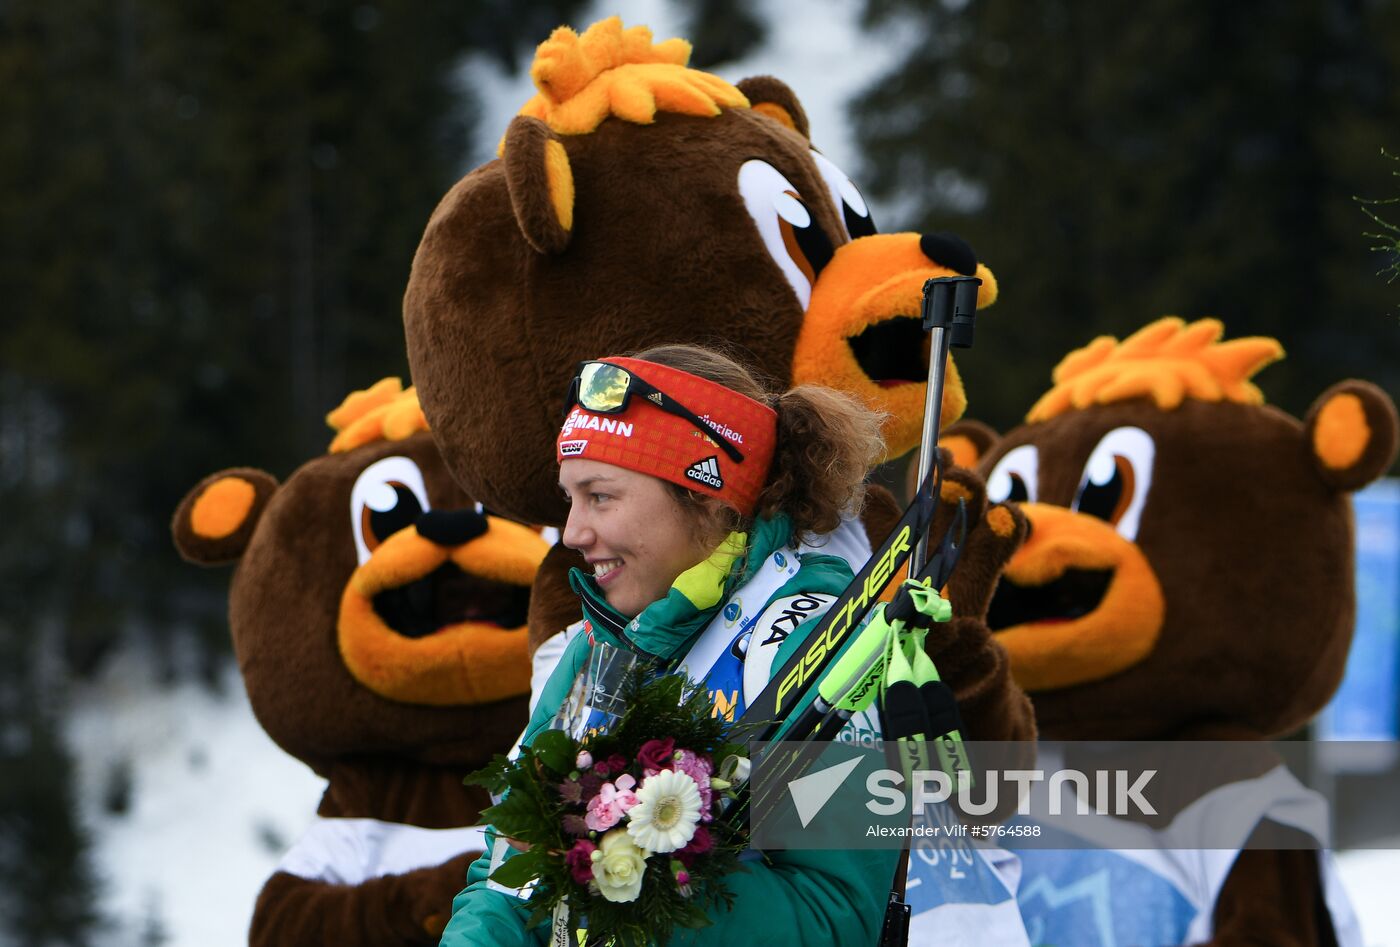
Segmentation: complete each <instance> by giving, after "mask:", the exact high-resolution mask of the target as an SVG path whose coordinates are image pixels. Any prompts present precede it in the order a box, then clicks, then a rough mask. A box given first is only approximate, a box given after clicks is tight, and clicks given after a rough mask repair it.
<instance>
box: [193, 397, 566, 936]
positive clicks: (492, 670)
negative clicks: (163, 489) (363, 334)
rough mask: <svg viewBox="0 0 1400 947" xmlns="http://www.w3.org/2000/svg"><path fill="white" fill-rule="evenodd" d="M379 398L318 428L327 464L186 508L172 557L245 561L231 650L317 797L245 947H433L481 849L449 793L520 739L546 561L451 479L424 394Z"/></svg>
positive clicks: (461, 798) (261, 475)
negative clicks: (315, 783)
mask: <svg viewBox="0 0 1400 947" xmlns="http://www.w3.org/2000/svg"><path fill="white" fill-rule="evenodd" d="M401 389H402V386H401V385H400V383H399V381H398V380H397V379H385V380H384V381H382V382H380V383H379V384H377V385H375V386H374V387H372V388H370V389H368V390H367V391H360V392H356V393H354V394H352V395H351V396H350V397H348V398H347V399H346V400H345V402H344V404H342V405H341V406H340V407H339V408H337V409H336V410H335V411H333V412H331V414H330V415H329V416H328V419H327V420H328V421H329V422H330V424H331V425H332V427H334V428H336V429H337V431H338V433H337V434H336V436H335V439H334V441H333V442H332V443H331V446H330V450H329V452H328V453H327V454H325V455H323V456H320V457H316V458H314V459H312V460H311V461H309V462H307V463H306V464H304V465H303V466H302V467H301V468H299V469H298V470H297V471H296V472H295V473H293V474H292V475H291V476H290V477H288V478H287V480H286V481H285V482H284V483H281V484H279V483H278V481H277V480H276V479H275V478H274V477H273V476H272V475H271V474H268V473H265V472H263V471H261V470H255V469H251V468H237V469H232V470H224V471H221V472H219V473H216V474H213V475H212V476H209V477H207V478H205V479H204V480H203V481H202V482H201V483H199V484H198V485H197V486H196V487H195V488H194V489H193V490H191V491H190V493H189V494H188V495H187V496H186V497H185V499H184V501H183V502H182V503H181V504H180V506H179V508H178V510H177V511H176V513H175V518H174V523H173V526H172V530H173V534H174V539H175V544H176V546H177V548H178V549H179V551H180V553H181V554H182V555H183V556H184V557H185V558H186V559H187V560H189V561H191V562H194V563H198V564H201V565H219V564H225V563H234V562H236V563H237V569H236V571H235V572H234V575H233V580H232V584H231V587H230V591H229V622H230V625H231V628H232V633H233V643H234V650H235V652H236V654H237V657H238V662H239V667H240V669H241V671H242V674H243V680H244V683H245V685H246V686H247V689H248V695H249V698H250V700H251V703H252V706H253V712H254V713H255V714H256V716H257V718H258V722H259V723H260V724H261V725H262V727H263V729H265V730H266V731H267V733H268V734H269V735H270V736H271V737H272V738H273V740H275V741H276V742H277V743H278V745H279V746H281V747H282V748H283V749H284V750H286V751H287V752H288V753H290V754H292V755H293V756H295V757H297V758H299V759H301V760H303V761H305V762H306V763H307V764H308V765H310V766H311V767H312V768H313V769H314V770H315V771H316V772H317V773H319V774H320V775H321V776H323V777H325V778H326V779H327V781H328V785H327V788H326V793H325V796H324V797H323V799H322V802H321V806H320V808H319V816H320V818H319V819H318V821H317V822H316V823H314V824H313V826H312V828H311V830H309V831H308V833H307V834H306V836H304V837H303V839H302V840H301V841H300V842H298V843H297V845H296V846H295V847H294V848H293V849H292V851H291V852H289V853H288V854H287V856H286V857H285V858H284V859H283V862H282V864H281V865H280V866H279V868H278V871H277V873H276V874H274V875H273V876H272V878H271V879H269V881H268V882H267V884H266V886H265V887H264V888H263V891H262V894H261V895H260V897H259V899H258V905H257V908H256V910H255V912H254V918H253V931H252V942H253V943H255V944H263V943H266V944H285V943H322V942H325V943H330V942H334V943H343V944H360V943H364V944H370V943H375V944H417V943H435V942H436V936H435V935H436V933H437V932H440V930H441V927H442V925H443V923H444V922H445V919H446V916H447V914H448V912H449V911H450V906H451V899H452V895H453V894H455V893H456V892H457V890H458V889H459V888H460V887H461V884H462V879H463V877H465V873H466V865H467V863H468V861H469V860H470V858H471V857H473V856H474V854H475V851H476V850H478V849H480V847H481V845H480V839H479V831H480V830H477V829H465V830H464V829H462V827H463V826H471V825H473V824H474V823H476V822H477V821H478V819H477V816H478V813H479V811H480V809H481V808H483V807H485V806H486V805H488V804H489V803H488V801H487V799H486V798H485V796H484V794H481V793H468V792H464V791H463V789H462V786H461V780H462V777H463V775H465V774H466V773H467V772H469V771H470V770H472V769H474V768H476V767H477V766H480V765H482V764H483V763H485V762H486V761H487V760H489V759H490V758H491V756H492V755H493V754H494V753H499V752H504V751H505V750H506V749H507V748H508V747H509V746H510V745H511V743H512V741H513V740H514V738H515V736H516V735H517V734H518V733H519V731H520V728H521V727H522V726H523V725H524V722H525V709H526V694H527V692H528V689H529V660H528V658H527V656H526V629H525V627H524V626H525V619H526V612H527V607H528V597H529V588H530V583H531V582H532V581H533V579H534V576H535V572H536V570H537V569H538V567H539V564H540V562H541V560H542V559H543V558H544V555H545V551H546V549H547V544H546V543H545V541H544V540H543V539H542V538H541V537H540V535H539V534H538V533H537V532H536V531H534V530H531V529H527V528H526V527H524V526H521V525H519V524H516V523H511V522H507V521H505V520H502V519H500V518H498V517H496V516H494V515H491V514H489V513H486V512H484V511H483V510H482V509H481V506H480V504H479V503H476V502H475V501H474V500H473V499H472V498H471V497H470V496H468V495H467V494H466V493H464V492H463V491H462V489H461V487H459V486H458V485H457V483H456V482H455V481H454V480H453V478H452V477H451V475H450V474H449V473H448V472H447V469H446V467H445V466H444V465H443V462H442V458H441V456H440V455H439V453H438V451H437V447H436V445H435V444H434V442H433V439H432V436H431V435H430V434H429V432H428V430H427V425H426V421H425V419H424V417H423V413H422V410H421V409H420V407H419V405H418V401H417V397H416V394H415V392H414V391H413V390H412V389H409V390H408V391H403V390H401Z"/></svg>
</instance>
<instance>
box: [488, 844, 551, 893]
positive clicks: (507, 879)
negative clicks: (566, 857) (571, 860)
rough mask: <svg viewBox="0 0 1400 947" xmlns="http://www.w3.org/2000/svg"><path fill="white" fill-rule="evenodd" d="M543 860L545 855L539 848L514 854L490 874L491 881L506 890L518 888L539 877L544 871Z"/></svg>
mask: <svg viewBox="0 0 1400 947" xmlns="http://www.w3.org/2000/svg"><path fill="white" fill-rule="evenodd" d="M545 858H546V853H545V852H544V850H543V849H539V848H532V849H530V850H529V851H526V852H516V853H515V854H514V855H512V856H511V857H510V858H507V859H506V860H505V861H503V862H501V867H500V868H497V869H496V870H495V871H493V872H491V880H492V881H494V882H496V883H497V884H499V885H505V886H506V887H507V888H519V887H520V886H522V885H524V884H526V883H527V882H530V881H534V880H535V879H536V878H538V877H539V876H540V874H541V873H542V872H543V871H544V863H545Z"/></svg>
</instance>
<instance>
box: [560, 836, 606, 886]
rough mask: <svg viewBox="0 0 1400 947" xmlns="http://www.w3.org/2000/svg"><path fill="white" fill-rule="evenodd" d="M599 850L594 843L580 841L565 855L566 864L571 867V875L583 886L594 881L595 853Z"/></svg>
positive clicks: (584, 840) (585, 840)
mask: <svg viewBox="0 0 1400 947" xmlns="http://www.w3.org/2000/svg"><path fill="white" fill-rule="evenodd" d="M597 850H598V846H596V845H594V844H593V843H592V842H590V841H588V840H587V839H579V840H578V841H577V842H575V843H574V847H573V848H571V849H569V851H568V852H567V853H566V854H565V855H564V864H566V865H568V866H569V874H571V875H573V876H574V880H575V881H577V882H578V883H579V884H581V885H586V884H588V883H589V882H590V881H592V880H593V853H594V852H596V851H597Z"/></svg>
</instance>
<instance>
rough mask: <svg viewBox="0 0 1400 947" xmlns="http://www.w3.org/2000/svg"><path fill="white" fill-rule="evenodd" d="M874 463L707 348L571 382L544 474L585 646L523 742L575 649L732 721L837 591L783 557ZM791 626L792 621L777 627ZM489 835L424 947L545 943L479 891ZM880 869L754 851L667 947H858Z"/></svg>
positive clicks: (868, 854)
mask: <svg viewBox="0 0 1400 947" xmlns="http://www.w3.org/2000/svg"><path fill="white" fill-rule="evenodd" d="M879 450H880V435H879V418H878V417H876V416H874V415H872V414H871V413H870V412H869V411H867V410H866V409H865V408H864V407H862V406H860V405H858V404H857V403H856V402H855V401H853V400H852V399H850V398H848V397H847V396H845V395H842V394H839V393H837V392H835V391H831V390H829V389H825V388H818V387H810V386H807V387H800V388H795V389H792V390H790V391H787V392H784V393H782V394H774V393H771V392H769V391H767V390H765V389H764V387H763V386H762V385H760V384H759V383H758V382H757V381H756V380H755V379H754V377H753V376H752V375H750V374H749V373H748V372H747V371H746V370H744V369H743V368H741V367H740V366H739V365H737V364H736V363H734V362H733V361H731V360H729V359H728V358H725V357H724V356H722V355H719V354H717V353H714V352H711V351H709V350H706V349H701V348H697V347H694V346H680V345H673V346H663V347H659V348H654V349H650V350H648V351H646V352H643V353H640V354H639V355H638V356H636V357H634V358H606V359H601V360H598V361H593V362H587V363H584V365H583V366H582V367H581V369H580V371H579V374H578V376H577V377H576V378H575V379H574V382H573V386H572V387H571V389H570V393H569V413H568V416H567V418H566V419H565V421H564V426H563V429H562V430H561V432H560V434H559V439H558V442H557V456H558V458H559V483H560V486H561V487H562V488H563V490H564V493H565V495H566V496H567V497H568V499H569V503H570V507H569V518H568V522H567V525H566V526H565V528H564V533H563V542H564V543H565V544H566V545H568V546H570V547H572V548H574V549H577V550H578V551H579V552H580V553H582V554H583V557H584V559H585V561H586V562H587V563H588V566H589V567H590V568H589V571H583V570H578V569H575V570H574V571H573V572H572V574H571V575H570V583H571V585H572V586H573V588H574V590H575V591H576V592H578V594H579V596H580V598H581V599H582V605H583V613H584V618H585V619H586V627H587V629H588V634H576V635H575V636H574V637H573V639H572V640H571V641H570V643H569V645H568V648H567V650H566V651H565V652H564V656H563V658H562V659H561V660H560V663H559V667H558V668H556V669H555V672H554V673H553V675H552V676H551V677H550V678H549V681H548V682H547V683H546V684H545V686H544V688H543V690H542V692H541V695H540V699H539V701H538V703H537V705H536V711H535V714H534V715H533V717H532V719H531V721H530V725H529V726H528V727H527V728H526V733H525V737H524V740H525V742H527V743H528V742H529V741H530V740H532V739H533V738H534V735H535V734H536V733H538V732H539V731H540V730H542V729H544V728H546V727H547V726H549V724H550V722H551V720H552V719H553V717H554V714H555V712H556V710H557V709H558V708H559V707H560V705H561V703H562V702H563V701H564V699H565V697H566V695H567V692H568V690H569V687H570V685H571V684H572V683H573V681H574V679H575V678H576V677H577V675H578V672H579V669H580V667H581V666H582V664H583V662H584V660H585V659H586V657H587V654H588V651H589V647H590V641H589V636H590V635H592V637H593V638H595V639H597V640H602V641H606V642H608V643H610V644H614V645H619V646H622V647H627V648H630V649H632V650H635V651H640V652H643V653H645V654H648V655H654V656H656V657H659V658H664V659H681V664H682V666H683V667H684V668H685V670H686V672H687V673H688V674H689V675H690V677H692V678H694V679H697V680H699V679H703V680H704V681H705V683H706V686H707V687H708V688H709V690H710V691H711V692H712V693H713V694H715V695H716V704H717V711H719V712H724V713H726V714H730V713H732V714H733V715H735V716H737V715H738V714H740V713H742V712H743V709H744V706H745V702H746V699H747V698H752V697H753V696H754V695H755V694H756V693H757V691H758V690H759V689H761V688H762V686H763V685H765V684H767V682H768V674H769V672H770V670H771V669H772V668H776V667H781V666H782V662H783V661H784V660H785V659H786V658H787V656H788V654H790V653H791V652H792V651H793V650H795V648H796V646H797V645H798V644H799V643H800V642H801V641H802V639H803V638H804V637H805V636H806V635H807V634H808V632H810V630H811V628H812V626H814V625H815V624H816V622H817V620H818V619H819V618H820V616H821V614H822V613H823V612H824V610H825V608H826V606H827V605H829V604H830V603H831V601H832V600H833V599H834V597H835V596H836V595H838V594H839V593H840V592H841V591H842V590H843V589H845V587H846V585H847V584H848V583H849V582H850V581H851V578H852V576H851V570H850V567H849V566H848V565H847V563H846V561H845V560H844V559H841V558H839V557H836V556H831V555H824V554H821V553H820V552H814V551H811V547H804V548H805V550H806V551H799V545H800V544H801V542H802V541H803V539H804V538H807V539H811V538H814V537H819V536H822V535H824V534H828V533H831V532H832V531H834V530H836V529H837V527H838V526H840V525H841V522H842V514H843V512H845V511H848V510H852V509H858V508H859V505H860V499H861V495H862V491H863V488H864V487H863V484H864V478H865V472H866V470H867V469H869V466H870V464H872V463H873V462H874V460H875V459H876V457H877V455H878V453H879ZM794 615H797V616H805V620H803V621H801V623H800V624H797V625H796V627H795V628H794V627H793V626H794V624H795V623H796V619H795V618H794V617H793V616H794ZM754 616H757V617H756V620H754ZM784 621H785V622H786V623H784ZM488 835H489V837H490V838H491V840H492V844H491V845H490V846H489V847H488V851H487V853H486V854H484V855H482V857H481V858H479V859H477V861H476V862H475V863H474V864H473V865H472V867H471V870H470V871H469V872H468V876H467V880H468V885H467V888H466V889H465V890H464V891H462V893H461V894H459V895H458V896H457V898H456V899H455V900H454V902H453V914H452V919H451V921H450V922H449V924H448V926H447V930H446V932H445V933H444V934H443V938H442V944H443V945H444V947H466V945H485V944H527V943H539V944H542V943H545V939H546V936H547V934H548V925H547V924H545V925H541V926H539V927H537V928H535V929H534V930H527V929H526V927H525V919H526V917H527V916H528V913H529V912H528V910H524V909H523V905H524V902H523V901H522V900H520V899H519V898H517V897H516V896H515V895H514V894H513V893H511V892H508V891H506V890H505V889H503V888H501V887H500V886H498V885H492V884H490V883H489V882H488V881H487V877H486V876H487V875H488V874H489V873H490V872H491V871H492V870H493V867H494V866H495V865H498V864H499V863H500V861H501V859H502V858H505V857H508V855H509V851H510V850H509V847H508V846H507V845H506V844H505V842H504V840H501V839H496V838H495V835H494V832H489V833H488ZM898 857H899V853H898V852H897V851H865V852H857V851H782V852H770V853H768V858H767V859H766V860H753V861H748V862H747V863H746V865H745V868H746V869H747V870H746V871H743V872H739V873H737V874H735V875H734V876H733V877H732V878H731V879H730V880H729V885H730V889H731V891H733V893H734V894H735V896H736V899H735V903H734V906H733V908H732V909H731V910H728V911H721V912H719V913H717V914H716V915H715V916H714V917H713V921H714V924H713V925H712V926H710V927H707V928H704V929H703V930H700V931H693V932H692V931H685V930H678V931H676V932H675V935H676V936H675V940H674V941H673V942H674V943H683V944H690V943H706V944H711V943H712V944H725V943H739V942H754V943H763V944H765V945H768V947H776V945H780V944H803V943H805V944H862V945H864V944H872V943H874V942H875V937H876V933H877V927H878V925H879V923H880V921H881V919H882V918H883V916H884V908H885V900H886V895H887V893H888V891H889V885H890V880H891V878H892V876H893V874H894V866H895V862H896V860H897V858H898ZM597 933H602V932H597Z"/></svg>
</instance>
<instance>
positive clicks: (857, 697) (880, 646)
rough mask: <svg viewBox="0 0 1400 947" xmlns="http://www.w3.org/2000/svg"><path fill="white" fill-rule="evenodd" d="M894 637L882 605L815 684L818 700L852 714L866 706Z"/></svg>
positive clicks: (882, 671) (883, 672)
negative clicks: (819, 697) (819, 681)
mask: <svg viewBox="0 0 1400 947" xmlns="http://www.w3.org/2000/svg"><path fill="white" fill-rule="evenodd" d="M893 637H894V630H893V629H892V628H890V626H889V623H888V622H887V621H885V606H884V605H883V604H882V605H879V606H877V607H876V609H875V614H874V615H872V616H871V618H870V622H869V623H868V624H867V625H866V626H865V628H864V629H862V631H861V633H860V634H859V635H858V636H857V637H856V640H855V641H854V642H853V643H852V644H851V646H850V647H849V648H848V649H847V650H846V653H845V654H843V655H841V658H840V660H838V661H837V662H836V664H835V666H833V667H832V669H831V670H830V671H829V672H828V673H827V675H826V676H825V677H823V678H822V680H821V683H819V684H818V685H817V693H818V694H819V695H821V699H822V700H824V701H826V702H827V703H828V704H830V705H831V706H833V707H837V708H839V709H841V710H849V711H851V712H852V713H855V712H856V711H860V710H865V709H866V708H867V707H869V706H870V705H871V703H873V702H874V700H875V694H876V692H877V691H878V689H879V686H880V683H881V681H882V680H883V678H884V674H885V655H886V652H887V651H888V648H889V642H890V640H891V639H892V638H893Z"/></svg>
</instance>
